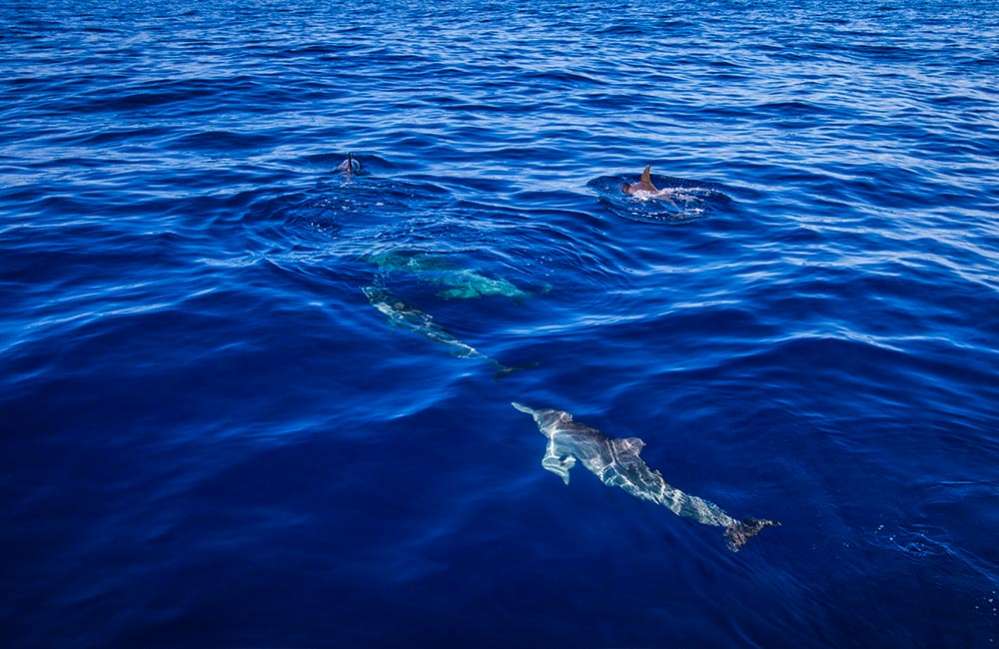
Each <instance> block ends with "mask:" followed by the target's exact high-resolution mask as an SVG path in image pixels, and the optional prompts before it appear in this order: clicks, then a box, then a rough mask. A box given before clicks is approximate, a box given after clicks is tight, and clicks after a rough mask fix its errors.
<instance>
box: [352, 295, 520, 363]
mask: <svg viewBox="0 0 999 649" xmlns="http://www.w3.org/2000/svg"><path fill="white" fill-rule="evenodd" d="M361 290H362V291H363V292H364V295H365V296H366V297H367V298H368V302H370V303H371V306H373V307H375V308H376V309H378V311H380V312H381V313H382V314H384V315H385V317H386V318H388V319H389V322H391V323H392V324H393V325H399V326H401V327H403V328H405V329H409V330H410V331H413V332H415V333H418V334H420V335H422V336H424V337H426V338H429V339H430V340H433V341H434V342H438V343H441V344H442V345H446V346H447V347H450V348H451V352H452V353H453V354H454V355H455V356H457V357H458V358H477V359H479V360H483V361H486V362H487V363H489V364H490V365H493V366H494V367H495V368H496V370H497V372H498V373H499V374H505V373H507V372H510V371H512V370H511V368H508V367H506V366H505V365H501V364H500V363H499V362H497V361H496V360H495V359H493V358H490V357H489V356H486V355H485V354H483V353H482V352H480V351H479V350H477V349H475V348H474V347H472V346H471V345H469V344H468V343H465V342H462V341H461V340H459V339H458V338H456V337H455V336H454V334H452V333H451V332H449V331H448V330H446V329H444V328H443V327H442V326H440V325H439V324H437V323H436V322H434V318H433V316H431V315H430V314H429V313H425V312H423V311H420V310H419V309H417V308H414V307H411V306H409V305H408V304H405V303H404V302H402V301H401V300H399V298H397V297H396V296H395V295H393V294H392V293H390V292H389V291H388V290H387V289H385V288H384V287H381V286H366V287H364V288H363V289H361Z"/></svg>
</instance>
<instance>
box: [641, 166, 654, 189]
mask: <svg viewBox="0 0 999 649" xmlns="http://www.w3.org/2000/svg"><path fill="white" fill-rule="evenodd" d="M642 182H643V183H649V184H650V185H651V184H652V165H645V169H644V170H643V171H642Z"/></svg>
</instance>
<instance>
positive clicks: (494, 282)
mask: <svg viewBox="0 0 999 649" xmlns="http://www.w3.org/2000/svg"><path fill="white" fill-rule="evenodd" d="M368 260H369V261H371V262H372V263H373V264H375V265H376V266H378V268H379V269H380V270H382V271H386V272H392V271H404V272H409V273H414V274H417V275H419V276H420V277H422V278H426V280H427V281H429V282H431V283H433V284H436V285H438V286H440V287H441V291H440V293H438V295H439V296H440V297H442V298H444V299H446V300H453V299H459V300H467V299H472V298H478V297H487V296H501V297H509V298H524V297H527V293H525V292H524V291H522V290H521V289H520V288H518V287H517V286H516V285H515V284H513V282H510V281H509V280H506V279H503V278H492V277H487V276H486V275H482V274H481V273H479V272H477V271H475V270H473V269H471V268H456V267H454V266H453V265H451V264H450V263H448V261H447V260H445V259H443V258H441V257H440V256H435V255H430V254H407V253H404V252H402V251H398V250H390V251H387V252H380V253H376V254H373V255H370V256H369V257H368Z"/></svg>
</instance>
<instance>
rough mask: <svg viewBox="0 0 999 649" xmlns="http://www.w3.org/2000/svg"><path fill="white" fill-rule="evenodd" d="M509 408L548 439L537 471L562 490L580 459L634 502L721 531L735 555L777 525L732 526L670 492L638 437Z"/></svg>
mask: <svg viewBox="0 0 999 649" xmlns="http://www.w3.org/2000/svg"><path fill="white" fill-rule="evenodd" d="M511 405H512V406H513V407H514V408H516V409H517V410H519V411H521V412H524V413H527V414H529V415H531V417H533V418H534V422H535V423H536V424H537V425H538V429H539V430H540V431H541V433H542V434H543V435H545V436H546V437H547V438H548V448H547V449H546V450H545V456H544V458H542V460H541V466H543V467H544V468H545V469H547V470H548V471H551V472H552V473H554V474H556V475H558V476H560V477H561V478H562V481H563V482H565V484H569V470H570V469H571V468H572V467H573V466H574V465H575V464H576V460H577V458H578V459H579V461H581V462H582V463H583V466H585V467H586V468H587V469H589V471H590V472H591V473H593V474H594V475H596V476H597V477H598V478H600V480H601V481H603V483H604V484H606V485H608V486H613V487H621V488H622V489H624V490H625V491H627V492H628V493H630V494H631V495H632V496H635V497H636V498H641V499H642V500H649V501H652V502H654V503H656V504H657V505H662V506H663V507H665V508H667V509H669V510H670V511H671V512H673V513H674V514H676V515H677V516H685V517H688V518H693V519H694V520H696V521H697V522H698V523H703V524H704V525H714V526H718V527H723V528H725V538H726V539H727V540H728V547H729V549H730V550H732V551H733V552H738V551H739V549H740V548H741V547H742V546H743V545H745V544H746V541H748V540H749V539H751V538H752V537H753V536H755V535H756V534H758V533H759V531H760V530H762V529H763V528H764V527H769V526H771V525H780V523H779V522H777V521H768V520H759V519H755V518H747V519H745V520H741V521H739V520H736V519H734V518H732V517H731V516H729V515H728V514H726V513H725V512H724V511H722V509H721V508H720V507H718V505H716V504H714V503H712V502H708V501H707V500H704V499H703V498H698V497H697V496H691V495H689V494H685V493H684V492H682V491H680V490H679V489H676V488H675V487H671V486H670V485H669V483H667V482H666V480H665V479H664V478H663V476H662V474H661V473H659V471H657V470H656V469H650V468H649V466H648V465H647V464H645V461H644V460H643V459H642V458H641V457H640V454H641V452H642V447H644V446H645V442H643V441H642V440H641V439H639V438H637V437H627V438H617V439H615V438H609V437H606V436H605V435H604V434H603V433H601V432H600V431H599V430H597V429H596V428H590V427H589V426H587V425H585V424H581V423H578V422H575V421H573V419H572V415H570V414H569V413H567V412H565V411H563V410H551V409H541V410H534V409H533V408H528V407H527V406H525V405H523V404H520V403H516V402H515V403H513V404H511Z"/></svg>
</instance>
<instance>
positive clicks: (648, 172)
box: [621, 165, 659, 196]
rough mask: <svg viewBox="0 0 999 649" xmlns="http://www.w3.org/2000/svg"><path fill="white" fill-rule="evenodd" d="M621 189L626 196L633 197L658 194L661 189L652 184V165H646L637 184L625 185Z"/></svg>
mask: <svg viewBox="0 0 999 649" xmlns="http://www.w3.org/2000/svg"><path fill="white" fill-rule="evenodd" d="M621 189H622V190H623V191H624V193H625V194H631V195H632V196H635V195H637V194H639V193H640V192H641V193H644V194H656V193H658V192H659V189H658V188H656V186H655V184H653V182H652V165H645V169H643V170H642V177H641V179H640V180H639V181H638V182H637V183H625V184H624V186H623V187H622V188H621Z"/></svg>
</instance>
